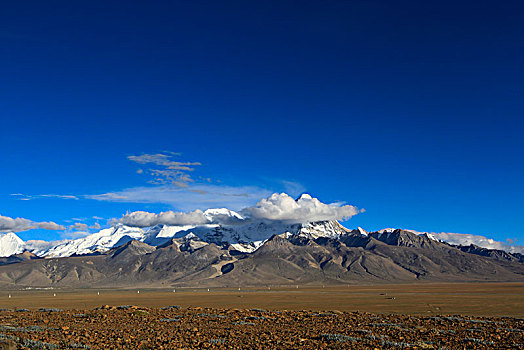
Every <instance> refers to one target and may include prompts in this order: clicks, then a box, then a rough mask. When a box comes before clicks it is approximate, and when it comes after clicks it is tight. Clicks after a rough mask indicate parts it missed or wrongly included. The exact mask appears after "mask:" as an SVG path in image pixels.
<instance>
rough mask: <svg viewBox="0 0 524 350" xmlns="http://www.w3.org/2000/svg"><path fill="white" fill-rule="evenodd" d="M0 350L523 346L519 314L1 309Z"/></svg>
mask: <svg viewBox="0 0 524 350" xmlns="http://www.w3.org/2000/svg"><path fill="white" fill-rule="evenodd" d="M0 344H1V345H0V349H297V348H302V349H347V348H351V349H389V348H408V349H522V348H524V319H522V318H509V317H490V318H487V317H471V316H459V315H454V316H449V315H447V316H444V315H438V316H426V317H423V316H418V317H415V316H409V315H379V314H370V313H359V312H341V311H326V312H314V311H285V310H284V311H266V310H262V309H249V310H240V309H210V308H198V307H197V308H179V307H177V306H170V307H165V308H142V307H136V306H129V305H123V306H119V307H114V306H112V307H110V306H102V307H99V308H96V309H91V310H67V311H63V310H61V309H53V308H42V309H39V310H27V309H18V310H7V309H6V310H2V311H0Z"/></svg>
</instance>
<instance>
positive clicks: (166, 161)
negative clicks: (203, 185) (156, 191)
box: [127, 152, 202, 187]
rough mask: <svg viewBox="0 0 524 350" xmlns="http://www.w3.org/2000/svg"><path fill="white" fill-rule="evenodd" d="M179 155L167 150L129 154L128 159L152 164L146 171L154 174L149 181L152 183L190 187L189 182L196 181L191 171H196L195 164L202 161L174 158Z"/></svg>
mask: <svg viewBox="0 0 524 350" xmlns="http://www.w3.org/2000/svg"><path fill="white" fill-rule="evenodd" d="M166 153H167V154H166ZM179 155H180V154H179V153H174V152H165V153H156V154H142V155H140V156H128V157H127V159H129V160H131V161H133V162H135V163H138V164H142V165H150V168H148V169H147V170H146V171H147V172H148V173H149V174H150V175H152V176H153V179H152V180H150V181H149V182H150V183H152V184H156V185H167V184H169V185H174V186H178V187H188V186H189V183H191V182H194V180H193V179H192V178H191V176H190V175H189V172H192V171H194V170H195V168H194V167H195V166H198V165H202V164H201V163H200V162H180V161H175V160H173V159H172V158H173V157H175V156H179ZM137 173H139V174H142V173H144V170H143V169H138V170H137Z"/></svg>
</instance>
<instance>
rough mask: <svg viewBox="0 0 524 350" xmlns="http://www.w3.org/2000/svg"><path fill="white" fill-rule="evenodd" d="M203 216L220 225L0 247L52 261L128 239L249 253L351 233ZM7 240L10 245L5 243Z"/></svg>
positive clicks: (325, 225) (121, 230) (118, 229)
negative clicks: (284, 239) (280, 241)
mask: <svg viewBox="0 0 524 350" xmlns="http://www.w3.org/2000/svg"><path fill="white" fill-rule="evenodd" d="M204 215H205V216H206V217H207V218H208V219H209V222H219V223H220V224H204V225H199V226H193V225H185V226H168V225H156V226H153V227H149V228H139V227H130V226H126V225H123V224H116V225H115V226H114V227H110V228H106V229H102V230H100V231H99V232H96V233H93V234H90V235H88V236H86V237H82V238H78V239H73V240H68V241H61V242H57V243H56V244H54V245H43V244H40V245H34V244H31V242H27V243H24V242H23V241H22V240H21V239H20V238H18V237H17V236H16V235H15V234H9V235H7V234H6V235H3V236H2V238H3V239H4V240H6V243H1V246H0V247H1V249H2V250H1V252H2V254H4V255H3V256H9V255H13V254H17V253H20V252H22V251H23V250H24V249H26V250H29V251H31V252H32V253H34V254H36V255H37V256H40V257H47V258H52V257H68V256H72V255H85V254H93V253H97V252H105V251H107V250H109V249H112V248H115V247H119V246H122V245H124V244H126V243H127V242H129V241H131V240H137V241H140V242H144V243H147V244H148V245H151V246H160V245H162V244H164V243H166V242H167V241H169V240H171V239H172V238H183V237H186V238H187V239H191V240H192V241H202V242H205V243H215V244H217V245H224V244H226V245H227V244H230V245H231V246H232V247H233V249H234V250H238V251H240V252H244V253H251V252H253V251H255V250H256V249H258V248H259V247H260V246H261V245H262V244H263V243H264V242H265V241H266V240H268V239H269V238H271V237H272V236H273V235H279V234H283V233H285V234H288V235H300V236H303V237H307V238H311V239H315V238H318V237H329V238H338V237H340V236H341V235H344V234H348V233H349V232H350V230H348V229H346V228H345V227H343V226H342V225H341V224H340V223H338V222H337V221H319V222H314V223H306V224H289V223H285V222H280V221H260V220H259V221H255V220H250V219H245V218H244V217H242V215H240V214H238V213H236V212H234V211H232V210H229V209H225V208H219V209H208V210H206V211H205V212H204ZM4 236H5V237H4ZM8 239H9V243H7V240H8ZM192 244H193V245H194V244H197V243H192Z"/></svg>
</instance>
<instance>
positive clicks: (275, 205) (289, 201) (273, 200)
mask: <svg viewBox="0 0 524 350" xmlns="http://www.w3.org/2000/svg"><path fill="white" fill-rule="evenodd" d="M360 212H362V210H359V209H358V208H356V207H354V206H352V205H342V204H341V203H332V204H325V203H322V202H321V201H319V200H318V199H317V198H312V197H311V196H310V195H307V194H304V195H302V196H301V197H300V198H299V199H298V200H296V201H295V200H294V199H293V198H292V197H290V196H289V195H287V194H286V193H280V194H278V193H274V194H272V195H271V196H270V197H269V198H266V199H262V200H261V201H259V202H258V203H257V204H256V205H255V206H252V207H248V208H245V209H244V210H242V214H243V215H246V216H249V217H251V218H253V219H259V220H276V221H284V222H292V223H299V222H302V223H303V222H312V221H323V220H347V219H349V218H351V217H352V216H354V215H357V214H358V213H360Z"/></svg>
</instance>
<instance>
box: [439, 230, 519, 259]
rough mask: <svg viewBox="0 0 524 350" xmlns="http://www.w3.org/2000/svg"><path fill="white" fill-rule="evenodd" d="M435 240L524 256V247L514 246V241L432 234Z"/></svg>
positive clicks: (459, 234) (453, 234)
mask: <svg viewBox="0 0 524 350" xmlns="http://www.w3.org/2000/svg"><path fill="white" fill-rule="evenodd" d="M431 234H432V235H433V236H434V237H435V238H437V239H440V240H442V241H444V242H448V243H451V244H455V245H470V244H474V245H477V246H479V247H482V248H487V249H498V250H505V251H507V252H510V253H521V254H524V246H522V245H517V244H514V242H513V240H510V241H509V242H508V243H506V242H500V241H495V240H494V239H491V238H487V237H484V236H480V235H472V234H468V233H450V232H441V233H434V232H432V233H431Z"/></svg>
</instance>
